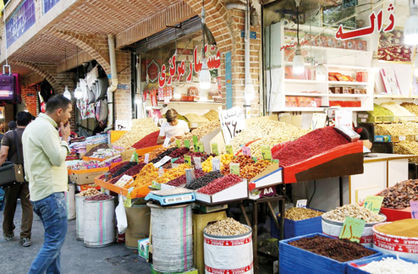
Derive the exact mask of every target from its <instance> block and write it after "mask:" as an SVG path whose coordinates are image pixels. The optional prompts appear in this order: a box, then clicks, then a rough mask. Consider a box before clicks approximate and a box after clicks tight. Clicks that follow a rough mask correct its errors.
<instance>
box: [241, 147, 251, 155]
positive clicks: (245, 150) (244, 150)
mask: <svg viewBox="0 0 418 274" xmlns="http://www.w3.org/2000/svg"><path fill="white" fill-rule="evenodd" d="M242 154H244V155H246V156H250V157H251V149H250V148H249V147H247V146H243V147H242Z"/></svg>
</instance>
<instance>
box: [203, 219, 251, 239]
mask: <svg viewBox="0 0 418 274" xmlns="http://www.w3.org/2000/svg"><path fill="white" fill-rule="evenodd" d="M204 231H205V233H206V234H208V235H213V236H237V235H242V234H247V233H248V232H250V229H249V228H248V227H247V226H245V225H243V224H241V223H240V222H237V221H235V220H234V219H232V218H227V219H224V220H220V221H217V222H216V223H213V224H209V225H208V226H207V227H206V228H205V230H204Z"/></svg>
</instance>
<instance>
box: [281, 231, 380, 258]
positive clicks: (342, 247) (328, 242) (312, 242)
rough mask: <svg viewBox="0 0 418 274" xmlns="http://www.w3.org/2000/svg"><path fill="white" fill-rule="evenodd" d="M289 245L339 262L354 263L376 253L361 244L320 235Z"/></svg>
mask: <svg viewBox="0 0 418 274" xmlns="http://www.w3.org/2000/svg"><path fill="white" fill-rule="evenodd" d="M289 244H290V245H293V246H296V247H299V248H302V249H305V250H308V251H310V252H313V253H316V254H319V255H322V256H326V257H329V258H331V259H334V260H337V261H339V262H347V261H352V260H356V259H360V258H362V257H367V256H370V255H373V254H375V253H376V252H375V251H373V250H370V249H367V248H365V247H364V246H362V245H361V244H357V243H353V242H349V241H345V240H344V241H343V240H339V239H334V238H328V237H324V236H320V235H317V236H313V237H307V238H302V239H299V240H296V241H293V242H290V243H289Z"/></svg>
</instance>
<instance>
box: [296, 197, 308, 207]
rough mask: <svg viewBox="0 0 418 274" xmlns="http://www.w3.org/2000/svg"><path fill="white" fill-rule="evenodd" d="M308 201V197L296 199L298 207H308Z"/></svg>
mask: <svg viewBox="0 0 418 274" xmlns="http://www.w3.org/2000/svg"><path fill="white" fill-rule="evenodd" d="M307 203H308V200H306V199H302V200H297V201H296V207H305V208H306V204H307Z"/></svg>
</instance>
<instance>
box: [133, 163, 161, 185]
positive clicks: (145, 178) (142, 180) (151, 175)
mask: <svg viewBox="0 0 418 274" xmlns="http://www.w3.org/2000/svg"><path fill="white" fill-rule="evenodd" d="M156 178H158V168H156V167H154V165H153V164H152V163H149V164H147V165H146V166H144V168H142V170H141V172H139V174H138V176H136V178H135V181H134V182H133V183H132V184H131V185H128V186H127V187H126V188H130V187H138V186H146V185H149V184H151V183H152V180H154V179H156Z"/></svg>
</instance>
